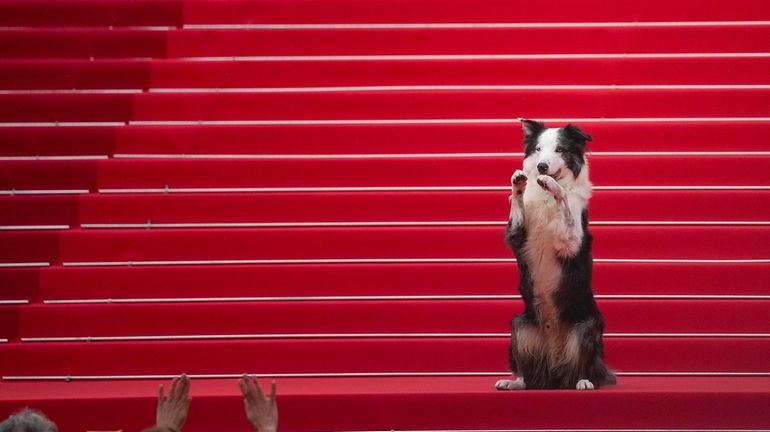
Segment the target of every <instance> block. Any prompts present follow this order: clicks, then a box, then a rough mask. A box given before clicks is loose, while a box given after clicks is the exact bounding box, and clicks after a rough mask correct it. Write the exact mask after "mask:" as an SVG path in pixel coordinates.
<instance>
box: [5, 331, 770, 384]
mask: <svg viewBox="0 0 770 432" xmlns="http://www.w3.org/2000/svg"><path fill="white" fill-rule="evenodd" d="M508 346H509V340H508V338H489V339H467V338H463V339H404V338H390V339H385V338H383V339H345V340H340V339H320V340H310V339H306V340H286V339H282V340H281V339H279V340H267V341H264V340H263V341H260V340H240V341H238V340H235V341H211V340H208V341H176V342H137V341H134V342H78V343H72V342H69V343H59V342H41V343H30V342H25V343H15V344H6V345H0V353H2V354H3V355H2V357H0V366H2V370H3V375H4V376H24V375H28V376H29V375H34V376H41V375H58V376H61V375H64V376H66V375H74V376H78V375H114V374H118V375H121V374H123V375H125V374H128V375H135V374H139V375H143V374H179V373H180V372H185V373H188V374H219V373H232V374H241V373H244V372H246V371H254V372H258V373H259V374H261V375H263V376H264V375H269V374H278V373H378V372H379V373H382V372H412V373H414V372H418V373H419V372H423V373H430V372H458V373H462V372H493V373H494V372H500V373H505V372H506V371H507V370H508V360H507V359H508ZM201 350H204V351H205V352H206V353H207V355H201ZM605 353H606V360H607V364H609V365H610V366H611V367H613V368H615V369H617V370H619V371H624V370H625V371H631V372H682V371H685V372H688V371H689V372H712V373H715V372H767V371H768V364H767V361H765V359H767V356H768V355H770V341H768V339H767V338H729V339H728V338H666V339H664V338H607V339H605ZM52 355H56V357H57V361H56V362H51V361H50V357H51V356H52ZM105 359H110V361H105ZM703 359H708V360H709V361H708V362H704V360H703ZM492 382H493V383H494V380H493V381H492ZM490 391H491V389H490Z"/></svg>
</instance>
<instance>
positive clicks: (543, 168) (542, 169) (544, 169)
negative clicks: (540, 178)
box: [537, 162, 548, 174]
mask: <svg viewBox="0 0 770 432" xmlns="http://www.w3.org/2000/svg"><path fill="white" fill-rule="evenodd" d="M537 170H538V172H540V174H545V173H547V172H548V164H547V163H543V162H540V163H539V164H537Z"/></svg>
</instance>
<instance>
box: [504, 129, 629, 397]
mask: <svg viewBox="0 0 770 432" xmlns="http://www.w3.org/2000/svg"><path fill="white" fill-rule="evenodd" d="M519 120H520V121H521V123H522V126H523V131H524V164H523V170H516V172H514V173H513V176H512V177H511V196H510V198H509V199H510V202H511V213H510V217H509V220H508V226H507V228H506V233H505V240H506V242H507V243H508V245H509V246H510V248H511V249H512V250H513V252H514V254H515V255H516V260H517V263H518V264H517V265H518V268H519V275H520V281H519V292H520V293H521V298H522V300H523V301H524V306H525V308H524V312H523V313H522V314H520V315H517V316H516V317H515V318H514V319H513V323H512V331H511V346H510V359H509V361H510V367H511V371H512V372H513V373H514V375H515V379H513V380H500V381H498V382H497V383H496V385H495V387H496V388H497V389H498V390H520V389H577V390H592V389H595V388H598V387H600V386H604V385H611V384H615V383H616V382H617V380H616V377H615V375H614V373H613V372H612V371H610V370H609V369H608V368H607V366H606V365H605V364H604V346H603V342H602V335H603V333H604V318H603V317H602V314H601V313H600V312H599V308H598V307H597V305H596V301H595V299H594V295H593V290H592V288H591V272H592V268H593V258H592V255H591V241H592V237H591V234H590V233H589V232H588V200H589V198H590V197H591V182H590V181H589V180H588V164H587V162H586V157H585V152H586V145H587V142H588V141H591V140H592V138H591V136H590V135H588V134H587V133H585V132H583V131H582V130H580V128H578V127H577V126H574V125H571V124H569V125H567V126H565V127H563V128H548V127H546V125H545V124H544V123H542V122H538V121H534V120H527V119H519ZM533 180H534V182H533ZM533 183H536V184H533Z"/></svg>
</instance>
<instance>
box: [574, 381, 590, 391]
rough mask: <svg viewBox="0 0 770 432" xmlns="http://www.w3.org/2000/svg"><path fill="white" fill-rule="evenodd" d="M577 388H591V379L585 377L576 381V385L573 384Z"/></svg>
mask: <svg viewBox="0 0 770 432" xmlns="http://www.w3.org/2000/svg"><path fill="white" fill-rule="evenodd" d="M575 388H576V389H577V390H593V389H594V384H593V383H592V382H591V381H588V380H587V379H582V380H580V381H578V382H577V385H576V386H575Z"/></svg>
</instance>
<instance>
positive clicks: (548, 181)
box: [537, 175, 564, 201]
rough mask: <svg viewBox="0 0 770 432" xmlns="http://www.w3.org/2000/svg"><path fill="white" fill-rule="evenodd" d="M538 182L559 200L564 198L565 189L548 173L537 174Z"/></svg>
mask: <svg viewBox="0 0 770 432" xmlns="http://www.w3.org/2000/svg"><path fill="white" fill-rule="evenodd" d="M537 184H538V185H540V187H541V188H543V189H544V190H546V191H548V192H549V193H550V194H551V195H553V197H554V198H556V200H557V201H561V200H563V199H564V189H563V188H562V187H561V185H560V184H559V183H558V182H557V181H556V180H554V178H553V177H550V176H547V175H541V176H537Z"/></svg>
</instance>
